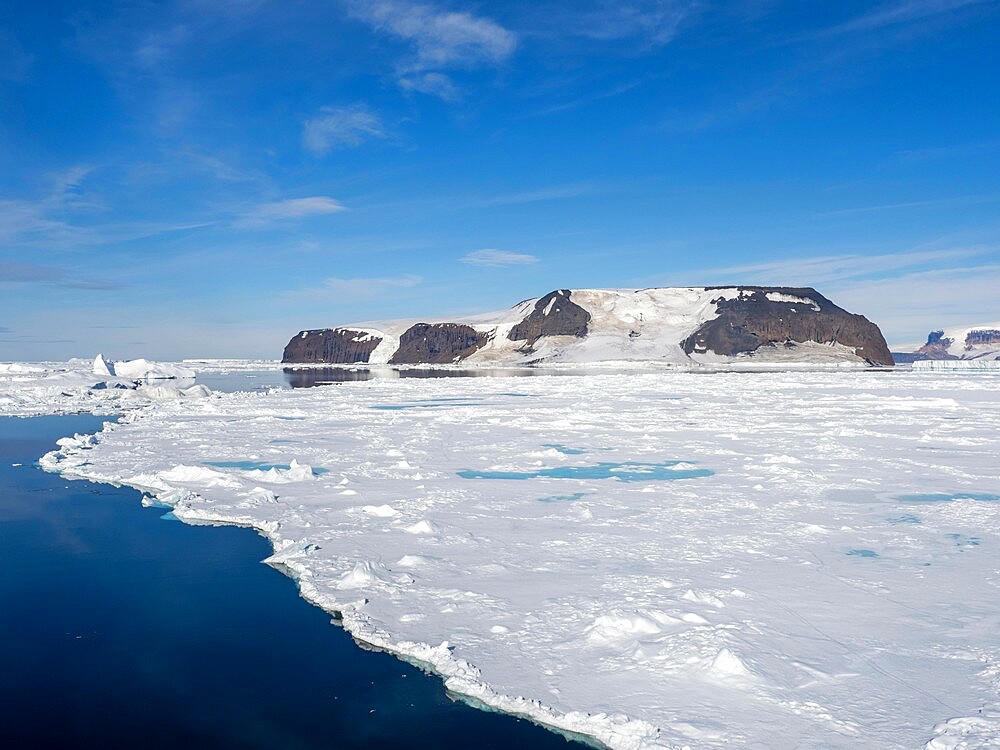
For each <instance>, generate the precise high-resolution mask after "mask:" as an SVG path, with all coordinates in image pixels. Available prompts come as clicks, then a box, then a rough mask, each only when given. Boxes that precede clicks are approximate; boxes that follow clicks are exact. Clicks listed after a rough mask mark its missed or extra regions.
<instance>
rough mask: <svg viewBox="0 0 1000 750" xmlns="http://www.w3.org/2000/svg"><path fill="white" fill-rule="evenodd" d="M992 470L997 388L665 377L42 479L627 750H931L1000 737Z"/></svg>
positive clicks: (381, 392) (179, 434)
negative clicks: (75, 485)
mask: <svg viewBox="0 0 1000 750" xmlns="http://www.w3.org/2000/svg"><path fill="white" fill-rule="evenodd" d="M427 399H435V400H436V402H437V403H438V404H440V407H439V408H434V409H402V410H386V409H380V408H378V407H380V406H384V405H386V404H399V403H416V402H423V401H426V400H427ZM290 416H291V417H296V419H294V420H289V419H288V417H290ZM276 441H280V442H276ZM553 446H557V448H554V447H553ZM998 456H1000V389H998V388H997V380H996V378H995V376H993V375H991V374H988V373H972V374H961V373H948V374H938V373H934V372H895V373H863V372H825V373H808V372H792V373H768V374H765V375H761V374H748V373H713V374H695V373H683V372H674V373H660V374H634V375H622V374H608V375H588V376H580V377H536V378H517V379H515V378H447V379H444V378H443V379H434V380H425V379H406V380H391V381H390V380H378V379H376V380H372V381H368V382H354V383H345V384H340V385H336V386H329V387H325V388H314V389H308V390H297V391H272V392H269V393H239V394H225V395H218V396H216V397H213V398H201V399H180V400H170V401H163V402H156V403H154V404H152V405H151V406H149V407H148V408H142V409H137V410H134V411H131V412H129V413H128V414H127V415H126V417H125V418H124V420H123V421H122V423H120V424H116V425H108V426H107V427H106V428H105V430H104V431H103V432H101V433H99V434H98V435H97V436H96V437H93V438H90V437H83V436H77V437H75V438H70V439H67V440H65V441H62V442H61V444H60V446H59V449H58V450H57V451H54V452H53V453H51V454H49V455H48V456H46V457H45V458H44V459H43V465H44V466H45V467H46V468H48V469H49V470H52V471H59V472H62V473H64V474H65V475H66V476H70V477H82V478H87V479H91V480H93V481H100V482H116V483H124V484H128V485H131V486H134V487H136V488H138V489H140V490H141V491H143V492H144V493H146V494H147V495H149V496H151V497H155V498H156V499H155V500H151V501H149V502H156V503H161V504H166V505H169V506H171V507H172V508H173V513H174V514H175V515H176V516H177V517H178V518H180V519H182V520H185V521H188V522H192V523H234V524H241V525H248V526H253V527H255V528H257V529H258V530H260V531H261V532H262V533H264V534H265V535H266V536H267V537H268V538H269V539H270V540H271V542H272V544H273V546H274V554H273V555H272V556H271V557H270V558H269V560H268V562H270V563H271V564H273V565H275V566H277V567H279V568H280V569H282V570H284V571H286V572H288V573H290V574H291V575H293V576H294V577H295V578H296V580H297V581H298V584H299V587H300V589H301V592H302V595H303V596H305V597H306V598H307V599H309V600H310V601H312V602H314V603H316V604H318V605H319V606H322V607H324V608H326V609H327V610H328V611H331V612H333V611H336V612H338V613H340V614H341V616H342V620H341V622H342V624H343V625H344V627H346V628H347V629H348V630H349V631H350V632H351V633H352V634H354V636H355V637H356V638H357V639H359V640H361V641H364V642H367V643H370V644H373V645H375V646H377V647H380V648H384V649H387V650H390V651H392V652H394V653H397V654H400V655H401V656H404V657H405V658H407V659H410V660H414V661H417V662H419V663H422V664H424V665H427V666H428V667H429V668H431V669H433V670H435V671H436V672H438V673H439V674H441V675H442V677H443V678H444V680H445V683H446V685H447V687H448V688H449V689H450V690H451V691H453V692H455V693H457V694H461V695H464V696H467V697H469V698H470V699H472V700H473V701H478V702H481V703H483V704H486V705H488V706H492V707H494V708H497V709H500V710H503V711H508V712H511V713H516V714H521V715H525V716H530V717H532V718H534V719H535V720H537V721H540V722H543V723H546V724H549V725H551V726H554V727H559V728H562V729H566V730H571V731H574V732H580V733H583V734H587V735H590V736H592V737H594V738H596V739H597V740H599V741H600V742H602V743H604V744H605V745H607V746H609V747H612V748H621V749H623V750H639V749H640V748H685V747H687V748H723V747H725V748H733V747H755V748H765V747H766V748H778V749H780V748H799V747H823V748H857V747H878V748H920V747H926V748H928V750H944V749H946V748H947V749H953V748H974V747H978V748H984V747H996V743H997V738H998V737H1000V502H998V501H993V500H991V499H990V498H996V497H1000V470H998V466H1000V464H998ZM674 462H681V463H674ZM614 465H618V466H623V467H635V466H643V467H649V466H660V467H670V466H673V467H680V469H681V470H680V471H678V472H674V473H673V474H671V473H670V472H669V471H657V472H652V473H650V474H649V475H648V477H643V476H633V475H627V480H628V481H625V478H626V476H625V475H616V472H614V471H596V472H595V471H587V470H586V469H588V467H589V468H592V467H600V466H614ZM263 466H268V467H270V468H268V469H267V470H264V469H263V468H254V467H263ZM284 466H287V467H289V468H287V469H284V468H280V467H284ZM557 469H566V470H567V471H555V470H557ZM570 469H572V470H571V471H570ZM695 470H704V471H695ZM463 473H465V475H466V476H470V477H475V478H463ZM512 476H516V477H517V478H511V477H512ZM491 477H497V478H491ZM926 497H933V498H935V499H934V500H933V501H930V500H923V499H920V498H926ZM554 498H559V500H558V501H554V500H553V499H554ZM859 551H870V552H871V553H872V554H871V555H868V554H857V553H858V552H859Z"/></svg>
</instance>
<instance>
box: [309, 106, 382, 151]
mask: <svg viewBox="0 0 1000 750" xmlns="http://www.w3.org/2000/svg"><path fill="white" fill-rule="evenodd" d="M385 135H386V133H385V127H384V126H383V125H382V121H381V120H380V119H379V117H378V116H377V115H376V114H375V113H374V112H372V111H371V110H369V109H368V107H366V106H365V105H363V104H355V105H352V106H349V107H323V108H322V109H320V111H319V112H318V113H317V114H316V115H315V116H314V117H310V118H309V119H308V120H306V122H305V127H304V129H303V133H302V144H303V146H305V148H306V150H307V151H310V152H311V153H313V154H315V155H316V156H324V155H325V154H327V153H329V152H330V151H331V150H333V149H336V148H349V147H353V146H360V145H361V144H362V143H363V142H364V141H366V140H369V139H370V138H385Z"/></svg>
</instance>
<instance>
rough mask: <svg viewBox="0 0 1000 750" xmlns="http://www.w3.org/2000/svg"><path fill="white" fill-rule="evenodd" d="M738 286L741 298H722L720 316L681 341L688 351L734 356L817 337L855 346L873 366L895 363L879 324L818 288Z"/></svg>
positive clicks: (823, 342) (816, 339)
mask: <svg viewBox="0 0 1000 750" xmlns="http://www.w3.org/2000/svg"><path fill="white" fill-rule="evenodd" d="M711 288H716V287H711ZM718 288H722V287H718ZM738 288H739V289H740V290H741V291H742V292H743V294H741V296H740V297H738V298H736V299H730V300H726V299H720V300H718V301H717V304H718V308H719V316H718V317H717V318H716V319H714V320H710V321H708V322H707V323H705V324H704V325H702V326H701V328H699V329H698V330H697V331H695V332H694V333H693V334H692V335H691V336H689V337H688V338H686V339H685V340H684V341H682V342H681V346H682V347H683V349H684V351H685V352H687V353H688V354H691V353H692V352H705V351H713V352H715V353H716V354H722V355H725V356H734V355H736V354H742V353H746V352H753V351H756V350H757V349H759V348H760V347H761V346H766V345H770V346H777V345H785V344H789V343H802V342H806V341H815V342H817V343H820V344H831V343H837V344H843V345H844V346H849V347H853V348H854V350H855V351H856V352H857V354H858V356H859V357H862V358H863V359H865V360H867V361H868V362H869V363H871V364H873V365H884V366H887V367H891V366H892V365H893V359H892V355H891V354H890V353H889V347H888V346H887V345H886V343H885V338H884V337H883V336H882V332H881V331H880V330H879V329H878V326H876V325H875V324H874V323H872V322H871V321H870V320H868V319H867V318H865V317H864V316H862V315H854V314H852V313H849V312H847V311H846V310H844V309H842V308H840V307H837V306H836V305H835V304H833V303H832V302H831V301H830V300H828V299H827V298H826V297H824V296H823V295H821V294H820V293H819V292H817V291H816V290H815V289H810V288H802V289H799V288H787V287H756V286H746V287H738ZM769 293H772V294H782V295H787V296H791V297H801V298H803V299H809V300H812V302H813V303H814V304H808V303H805V302H777V301H772V300H769V299H768V298H767V295H768V294H769ZM817 307H818V308H819V309H818V310H817V309H816V308H817Z"/></svg>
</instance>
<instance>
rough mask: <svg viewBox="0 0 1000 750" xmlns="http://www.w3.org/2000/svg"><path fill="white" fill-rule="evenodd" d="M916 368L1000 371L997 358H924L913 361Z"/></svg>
mask: <svg viewBox="0 0 1000 750" xmlns="http://www.w3.org/2000/svg"><path fill="white" fill-rule="evenodd" d="M913 369H914V370H992V371H993V372H1000V360H996V359H923V360H918V361H916V362H914V363H913Z"/></svg>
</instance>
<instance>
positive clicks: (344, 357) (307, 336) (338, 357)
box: [281, 328, 382, 365]
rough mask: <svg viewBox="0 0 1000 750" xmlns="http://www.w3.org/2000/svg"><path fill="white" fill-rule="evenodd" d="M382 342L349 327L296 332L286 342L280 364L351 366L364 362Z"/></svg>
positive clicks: (377, 338) (375, 337)
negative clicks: (316, 363) (313, 363)
mask: <svg viewBox="0 0 1000 750" xmlns="http://www.w3.org/2000/svg"><path fill="white" fill-rule="evenodd" d="M381 343H382V339H381V338H379V337H377V336H372V335H370V334H368V333H366V332H365V331H356V330H352V329H350V328H323V329H320V330H316V331H300V332H299V333H298V334H296V335H295V337H294V338H292V340H291V341H289V342H288V345H287V346H286V347H285V351H284V353H283V354H282V356H281V361H282V362H288V363H307V362H324V363H329V364H337V365H342V364H353V363H355V362H367V361H368V358H369V357H371V354H372V352H373V351H375V347H377V346H378V345H379V344H381Z"/></svg>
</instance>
